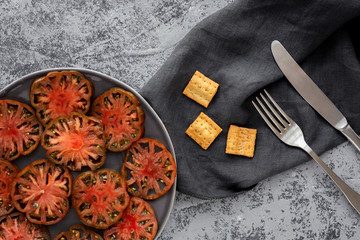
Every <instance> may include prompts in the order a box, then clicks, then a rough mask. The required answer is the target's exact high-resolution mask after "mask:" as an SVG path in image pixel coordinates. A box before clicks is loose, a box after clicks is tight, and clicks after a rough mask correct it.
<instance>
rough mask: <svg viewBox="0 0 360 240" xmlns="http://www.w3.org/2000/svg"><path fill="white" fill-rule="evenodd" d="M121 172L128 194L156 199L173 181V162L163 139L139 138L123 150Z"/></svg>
mask: <svg viewBox="0 0 360 240" xmlns="http://www.w3.org/2000/svg"><path fill="white" fill-rule="evenodd" d="M121 174H122V175H123V176H126V179H127V181H126V185H127V191H128V192H129V193H130V194H131V195H133V196H135V197H141V198H144V199H148V200H150V199H156V198H159V197H160V196H162V195H164V194H165V193H166V192H168V191H169V190H170V188H171V186H172V185H173V183H174V181H175V178H176V163H175V160H174V158H173V156H172V155H171V153H170V152H169V151H168V150H167V149H166V147H165V146H164V145H163V144H162V143H160V142H158V141H156V140H154V139H149V138H142V139H140V140H139V141H137V142H135V143H134V144H133V145H132V146H131V147H130V148H129V149H128V151H127V152H126V155H125V159H124V163H123V165H122V167H121Z"/></svg>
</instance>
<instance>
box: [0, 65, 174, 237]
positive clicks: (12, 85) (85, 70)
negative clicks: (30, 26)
mask: <svg viewBox="0 0 360 240" xmlns="http://www.w3.org/2000/svg"><path fill="white" fill-rule="evenodd" d="M52 71H78V72H80V73H83V74H87V73H88V74H92V75H95V76H99V77H100V78H107V79H110V80H111V81H113V82H116V83H118V84H120V85H122V86H124V87H125V88H128V89H129V91H130V92H132V93H133V94H134V95H135V96H136V97H137V98H138V99H140V100H141V101H140V102H142V103H144V104H145V105H146V107H147V108H148V109H149V110H150V112H151V113H152V114H153V115H154V116H155V117H156V119H157V120H158V122H159V123H160V127H161V130H162V131H163V132H164V133H165V134H164V135H165V138H166V141H167V142H168V143H169V146H168V148H169V149H168V150H169V151H170V152H171V154H172V155H173V157H174V160H175V163H176V164H177V162H176V154H175V149H174V146H173V143H172V141H171V138H170V135H169V132H168V131H167V129H166V127H165V125H164V123H163V121H162V120H161V118H160V117H159V115H158V114H157V112H156V111H155V110H154V109H153V107H152V106H151V105H150V103H148V101H146V99H145V98H144V97H143V96H142V95H141V94H140V93H138V91H136V90H135V89H134V88H133V87H131V86H129V85H128V84H126V83H124V82H122V81H120V80H119V79H116V78H114V77H111V76H109V75H107V74H105V73H102V72H99V71H96V70H92V69H88V68H80V67H56V68H47V69H42V70H38V71H35V72H32V73H29V74H26V75H24V76H22V77H20V78H18V79H16V80H14V81H13V82H11V83H9V84H7V85H6V86H5V87H3V88H2V89H1V90H0V98H2V97H3V95H5V94H6V93H7V92H9V91H10V90H12V89H13V88H15V87H16V86H17V85H18V84H20V83H22V82H24V81H26V80H27V79H29V78H36V76H37V75H46V74H47V73H49V72H52ZM176 185H177V175H176V178H175V181H174V184H173V186H172V187H171V188H172V189H173V190H172V192H171V202H170V208H169V211H168V212H167V214H166V216H165V221H164V224H163V225H162V226H161V228H160V229H158V231H157V233H156V237H155V238H154V239H157V238H158V237H159V236H160V235H161V233H162V231H163V230H164V228H165V226H166V224H167V222H168V220H169V218H170V215H171V212H172V211H173V207H174V203H175V196H176Z"/></svg>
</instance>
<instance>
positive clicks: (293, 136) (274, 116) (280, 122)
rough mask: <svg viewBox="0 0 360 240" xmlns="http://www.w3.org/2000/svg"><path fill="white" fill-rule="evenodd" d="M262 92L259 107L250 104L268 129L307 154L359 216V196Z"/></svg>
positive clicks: (268, 96)
mask: <svg viewBox="0 0 360 240" xmlns="http://www.w3.org/2000/svg"><path fill="white" fill-rule="evenodd" d="M264 92H265V94H266V96H267V98H266V97H265V96H264V95H263V94H262V93H260V96H261V99H262V101H261V100H260V99H259V98H258V97H256V101H257V103H258V104H259V105H260V107H259V106H258V105H257V104H256V103H255V102H254V101H252V104H253V105H254V106H255V108H256V110H257V111H258V112H259V114H260V115H261V117H262V118H263V119H264V121H265V122H266V124H267V125H268V126H269V128H270V129H271V130H272V131H273V132H274V134H275V135H276V136H277V137H278V138H279V139H280V140H281V141H283V142H284V143H285V144H287V145H290V146H293V147H298V148H301V149H303V150H304V151H305V152H307V153H308V154H309V155H310V156H311V157H312V158H313V159H314V160H315V161H316V162H317V163H318V164H319V165H320V166H321V167H322V168H323V170H324V171H325V172H326V173H327V174H328V175H329V176H330V178H331V179H332V180H333V181H334V182H335V184H336V185H337V186H338V187H339V188H340V190H341V191H342V192H343V193H344V195H345V197H346V198H347V200H348V201H349V203H350V204H351V205H352V206H353V207H354V208H355V209H356V211H357V212H358V213H359V214H360V194H358V193H357V192H356V191H354V190H353V189H352V188H351V187H349V186H348V185H347V184H346V183H345V182H344V181H343V180H342V179H341V178H340V177H338V176H337V175H336V174H335V173H334V172H333V171H332V170H331V169H330V168H329V167H328V166H327V165H326V164H325V163H324V162H323V161H322V160H321V159H320V157H319V156H318V155H317V154H316V153H315V152H314V151H313V150H312V149H311V148H310V147H309V145H308V144H307V143H306V141H305V139H304V134H303V132H302V130H301V129H300V127H299V126H298V125H297V124H296V123H295V122H294V121H293V120H292V119H291V118H290V117H289V116H288V115H287V114H286V113H285V112H284V111H283V110H282V109H281V108H280V106H279V105H278V104H277V103H276V102H275V101H274V99H273V98H272V97H271V96H270V94H269V93H268V92H267V91H266V90H264ZM268 99H269V100H270V102H271V103H270V102H269V101H268Z"/></svg>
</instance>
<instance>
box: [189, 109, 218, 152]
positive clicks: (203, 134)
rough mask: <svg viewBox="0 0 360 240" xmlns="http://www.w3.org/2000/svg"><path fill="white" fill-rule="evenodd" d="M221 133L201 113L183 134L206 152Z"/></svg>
mask: <svg viewBox="0 0 360 240" xmlns="http://www.w3.org/2000/svg"><path fill="white" fill-rule="evenodd" d="M221 131H222V129H221V127H219V126H218V125H217V124H216V123H215V122H214V121H213V120H212V119H211V118H209V117H208V116H207V115H206V114H205V113H203V112H202V113H200V115H199V116H198V117H197V118H196V119H195V121H194V122H193V123H192V124H190V126H189V128H188V129H187V130H186V131H185V133H186V134H187V135H188V136H189V137H191V138H192V139H193V140H194V141H195V142H197V144H199V145H200V146H201V147H202V148H203V149H205V150H206V149H208V147H209V146H210V145H211V143H212V142H213V141H214V140H215V138H216V137H217V136H218V135H219V134H220V133H221Z"/></svg>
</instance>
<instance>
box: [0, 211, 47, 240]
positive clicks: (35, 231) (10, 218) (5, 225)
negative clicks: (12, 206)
mask: <svg viewBox="0 0 360 240" xmlns="http://www.w3.org/2000/svg"><path fill="white" fill-rule="evenodd" d="M0 239H2V240H50V239H51V238H50V233H49V231H48V229H47V228H46V227H45V226H40V225H37V224H33V223H31V222H29V221H28V219H27V218H26V217H25V216H24V214H22V213H19V212H17V213H12V214H10V215H7V216H4V217H2V218H0Z"/></svg>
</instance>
